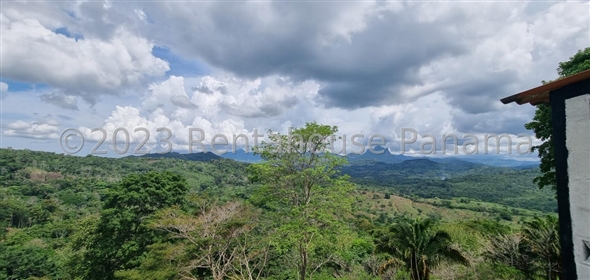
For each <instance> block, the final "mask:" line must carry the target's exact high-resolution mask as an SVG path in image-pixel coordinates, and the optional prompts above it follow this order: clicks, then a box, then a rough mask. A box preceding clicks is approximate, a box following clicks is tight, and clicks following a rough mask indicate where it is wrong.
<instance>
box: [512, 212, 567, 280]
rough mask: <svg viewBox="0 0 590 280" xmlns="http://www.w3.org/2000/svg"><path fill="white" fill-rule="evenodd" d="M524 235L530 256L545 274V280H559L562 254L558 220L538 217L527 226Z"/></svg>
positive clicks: (523, 229) (524, 228)
mask: <svg viewBox="0 0 590 280" xmlns="http://www.w3.org/2000/svg"><path fill="white" fill-rule="evenodd" d="M522 233H523V237H524V243H525V245H526V248H527V250H528V252H529V255H530V256H531V257H532V258H533V259H534V260H535V262H536V263H537V264H538V265H539V267H540V270H542V271H543V272H544V274H545V279H547V280H554V279H558V276H559V274H560V273H561V253H560V245H559V223H558V220H557V218H556V217H554V216H546V217H545V218H539V217H537V218H535V219H534V220H532V221H530V222H527V223H526V224H525V226H524V227H523V228H522Z"/></svg>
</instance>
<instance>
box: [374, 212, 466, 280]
mask: <svg viewBox="0 0 590 280" xmlns="http://www.w3.org/2000/svg"><path fill="white" fill-rule="evenodd" d="M452 244H453V240H452V239H451V237H450V235H449V234H448V233H447V232H445V231H442V230H437V229H435V224H434V222H433V221H432V220H430V219H419V218H418V219H415V220H410V219H407V218H403V219H401V220H400V222H398V223H395V224H393V225H391V226H390V227H389V229H388V230H387V231H386V232H383V233H380V235H379V236H378V239H377V250H378V251H379V252H385V253H388V254H390V255H391V256H392V257H393V258H392V259H390V260H388V261H387V262H386V263H384V264H383V270H386V269H387V268H389V267H390V266H396V265H400V264H402V263H403V265H404V266H405V267H406V269H407V270H408V271H409V272H410V275H411V279H412V280H427V279H430V278H429V277H430V273H431V271H432V269H434V268H435V267H436V266H438V265H439V264H440V263H441V262H442V261H451V262H457V263H461V264H468V263H469V262H468V260H467V258H466V257H465V256H464V255H463V254H462V253H461V252H460V251H459V250H457V249H455V248H454V247H453V246H452Z"/></svg>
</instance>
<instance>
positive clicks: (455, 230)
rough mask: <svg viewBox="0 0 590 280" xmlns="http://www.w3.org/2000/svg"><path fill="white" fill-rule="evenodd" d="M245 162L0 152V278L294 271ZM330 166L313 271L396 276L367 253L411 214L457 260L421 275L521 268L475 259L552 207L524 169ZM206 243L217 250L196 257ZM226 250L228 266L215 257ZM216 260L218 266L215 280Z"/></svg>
mask: <svg viewBox="0 0 590 280" xmlns="http://www.w3.org/2000/svg"><path fill="white" fill-rule="evenodd" d="M249 166H251V165H250V164H246V163H240V162H236V161H233V160H229V159H222V158H218V157H209V156H208V155H199V156H192V157H188V156H186V155H179V154H170V155H169V156H158V157H125V158H119V159H114V158H102V157H96V156H86V157H76V156H69V155H60V154H54V153H48V152H35V151H28V150H8V149H0V229H1V230H0V278H1V279H180V278H182V277H185V278H186V277H189V275H192V276H190V277H193V278H190V279H294V278H296V277H297V262H296V261H294V260H296V259H297V257H296V255H293V252H292V251H289V250H288V248H289V247H288V246H291V245H289V244H291V243H290V242H291V241H289V240H290V239H286V238H287V236H291V237H289V238H295V236H293V235H292V234H293V233H296V232H298V230H297V229H295V228H293V227H292V226H295V225H296V224H291V223H292V222H293V220H290V219H288V218H286V216H284V215H285V214H288V213H287V212H284V211H283V210H284V209H283V207H285V206H281V205H282V204H276V202H272V201H271V200H269V199H270V197H271V196H270V195H269V193H268V190H267V188H266V187H265V185H264V184H261V183H255V182H254V181H256V180H254V179H253V177H252V176H253V173H252V172H253V171H252V170H251V168H249ZM443 170H444V171H443ZM343 172H344V173H347V174H350V175H351V176H352V178H351V180H352V181H353V182H356V185H354V186H353V185H351V186H350V187H352V188H351V189H350V190H349V191H347V192H346V193H341V194H339V195H336V196H333V197H332V198H330V196H329V195H328V194H327V195H328V196H326V197H325V199H326V200H325V201H324V202H320V203H319V204H318V205H317V208H313V209H315V210H314V211H320V212H321V213H324V214H322V215H327V216H317V218H313V219H320V220H321V219H327V220H326V221H330V222H329V223H327V224H325V225H324V226H322V227H320V229H321V230H320V231H319V232H318V234H320V235H318V237H317V238H319V236H322V237H321V239H317V238H316V239H313V240H314V241H313V242H312V243H309V244H310V246H312V244H313V248H315V249H313V250H312V251H310V252H309V257H310V258H313V260H314V262H312V263H310V264H312V265H314V266H317V267H318V269H315V270H313V269H311V270H310V271H311V272H313V279H409V278H408V277H409V274H408V273H407V271H406V270H405V269H404V268H403V266H400V265H401V263H400V265H393V266H391V267H388V268H387V269H385V268H383V267H381V266H382V265H383V264H384V263H388V260H390V255H389V254H388V253H386V252H385V251H380V250H378V248H379V246H380V245H379V244H382V243H380V242H382V241H379V240H381V239H380V238H382V237H384V236H388V235H387V234H386V233H385V232H386V231H388V230H389V229H390V228H396V226H395V225H401V224H403V223H407V220H403V219H410V220H412V219H416V218H421V219H423V220H424V219H425V220H428V221H433V222H434V223H435V225H436V227H435V228H432V230H435V229H436V230H444V231H445V232H447V233H449V234H450V238H452V240H453V242H454V243H453V244H454V245H453V246H455V247H454V248H459V249H461V250H462V252H463V253H464V255H465V256H467V257H468V259H469V261H470V265H468V266H464V265H461V264H452V263H448V264H447V263H445V262H443V263H442V264H441V265H439V266H436V269H435V270H433V272H432V273H433V274H432V279H467V278H469V279H529V278H526V277H530V276H531V275H528V274H526V273H524V272H522V270H521V269H520V268H515V267H513V266H511V265H509V264H506V263H504V262H502V261H501V260H500V259H497V258H488V257H486V256H488V254H490V249H489V245H490V244H491V243H490V242H495V241H494V240H496V238H501V237H502V236H512V235H511V234H513V233H514V234H517V233H518V232H519V231H520V230H521V228H525V227H528V224H529V223H531V222H534V221H536V220H538V219H543V218H539V217H543V216H544V215H546V214H548V213H549V212H551V211H552V210H553V208H552V206H549V205H551V203H554V201H553V200H552V199H553V198H552V196H551V194H550V193H548V192H544V191H539V190H537V189H535V188H534V187H532V184H529V183H527V182H526V181H527V180H530V178H531V177H532V176H534V174H535V172H536V171H535V170H527V169H524V170H517V169H509V168H497V167H487V166H483V165H479V164H472V163H463V162H458V163H457V164H456V165H447V166H444V165H441V164H440V163H436V162H431V161H428V160H416V161H409V162H401V163H398V164H384V163H374V162H371V163H366V162H365V163H363V164H355V165H350V166H345V167H344V168H343ZM441 172H444V175H445V176H447V178H445V180H441V179H440V178H438V176H440V174H441ZM335 174H336V173H335ZM269 176H273V173H269ZM342 179H343V180H345V181H346V180H347V178H346V177H342ZM330 180H331V179H330ZM345 181H342V182H343V183H344V182H345ZM347 188H348V187H347ZM342 190H344V189H342ZM540 198H543V199H545V201H542V202H541V201H540V200H539V199H540ZM534 201H536V203H534ZM271 202H272V203H271ZM348 202H350V203H351V204H350V207H344V206H345V205H346V203H348ZM330 203H335V204H330ZM329 205H333V206H329ZM334 207H336V208H334ZM338 207H342V208H338ZM310 209H312V208H310ZM330 209H332V210H334V211H336V209H340V210H337V212H330V211H332V210H330ZM327 210H328V212H322V211H327ZM292 211H298V210H296V209H294V210H292ZM320 212H318V213H320ZM281 213H282V214H281ZM291 213H295V212H291ZM330 213H331V214H330ZM227 215H229V216H227ZM289 215H291V214H289ZM331 215H335V216H331ZM551 215H552V216H555V215H554V214H551ZM207 217H208V218H207ZM223 217H226V218H223ZM330 217H331V218H330ZM313 219H312V220H311V221H314V220H313ZM332 219H336V220H332ZM400 219H401V220H400ZM337 220H338V221H339V222H337V223H336V221H337ZM417 221H421V220H417ZM308 222H309V221H308ZM308 222H305V223H303V224H301V225H299V226H303V225H305V224H307V223H308ZM316 223H317V222H313V223H311V224H307V225H308V226H316ZM332 223H334V224H333V225H331V226H330V227H332V226H334V227H333V228H332V229H329V228H330V227H326V226H328V225H330V224H332ZM199 225H203V226H205V225H207V226H206V227H200V226H199ZM336 225H337V226H336ZM212 226H213V227H212ZM328 229H329V230H328ZM211 230H213V231H211ZM282 230H287V231H286V232H284V234H288V235H282V233H281V231H282ZM314 238H315V237H314ZM502 238H503V237H502ZM206 244H209V245H207V246H213V245H215V244H217V245H215V246H213V247H208V248H210V250H213V251H207V250H205V249H204V248H205V247H202V246H205V245H206ZM220 244H225V245H223V246H230V247H223V246H221V245H220ZM220 246H221V247H220ZM284 246H287V247H284ZM230 249H231V250H230ZM227 250H230V251H227ZM240 250H242V251H240ZM228 252H233V253H231V254H235V256H234V257H232V259H231V260H228V259H223V258H221V259H220V258H219V257H220V255H219V254H227V253H228ZM239 252H242V253H239ZM494 252H495V251H494ZM238 253H239V254H238ZM203 257H212V258H214V259H216V262H214V263H208V262H205V261H204V259H203ZM122 260H128V261H126V262H121V261H122ZM316 260H318V262H315V261H316ZM224 261H227V265H228V267H226V271H225V270H224V272H223V274H222V276H219V275H218V276H215V273H214V271H215V269H214V268H213V267H214V265H215V264H221V263H223V262H224ZM196 262H198V263H199V265H198V267H194V268H192V269H190V270H188V271H187V270H186V269H187V267H190V264H191V263H192V264H194V263H196ZM391 264H393V263H391ZM244 265H248V266H251V267H252V268H251V269H252V270H251V271H250V272H249V273H247V271H246V270H244V269H245V266H244ZM531 265H532V264H531ZM380 267H381V268H380ZM110 268H113V269H114V270H113V271H112V272H107V270H109V269H110ZM115 268H116V269H115ZM105 269H106V270H105ZM384 269H385V270H384ZM240 271H241V273H244V274H243V275H241V274H239V272H240ZM189 272H190V273H189ZM111 273H112V274H111ZM254 274H255V275H257V276H256V277H253V278H249V277H252V276H253V275H254ZM534 275H539V276H541V275H542V271H541V270H535V273H534ZM484 276H486V277H488V278H483V277H484ZM534 277H536V276H534Z"/></svg>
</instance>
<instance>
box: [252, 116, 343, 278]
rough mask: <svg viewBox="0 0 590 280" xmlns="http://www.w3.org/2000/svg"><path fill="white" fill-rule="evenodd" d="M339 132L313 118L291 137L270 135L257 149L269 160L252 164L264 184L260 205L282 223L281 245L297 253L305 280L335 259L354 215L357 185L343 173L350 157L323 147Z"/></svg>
mask: <svg viewBox="0 0 590 280" xmlns="http://www.w3.org/2000/svg"><path fill="white" fill-rule="evenodd" d="M337 131H338V129H337V128H336V127H331V126H327V125H320V124H317V123H315V122H313V123H307V124H306V126H305V127H303V128H297V129H294V130H293V131H292V134H291V135H281V134H271V135H270V136H269V138H270V140H271V141H272V143H264V142H263V143H262V145H261V146H260V147H258V148H256V150H255V152H257V153H259V154H260V155H261V157H262V158H263V159H264V160H265V161H264V162H262V163H259V164H253V165H251V166H249V167H248V171H249V175H250V179H251V180H252V181H254V182H258V183H261V184H262V187H261V190H260V193H259V196H260V197H259V199H258V201H259V202H258V203H259V204H260V205H261V206H264V207H266V208H267V209H271V210H272V212H273V213H275V214H276V215H277V217H276V219H275V220H276V221H280V224H279V225H278V229H277V233H278V236H277V238H276V243H277V247H278V248H281V249H283V250H284V251H285V253H292V254H294V255H296V256H297V269H298V275H299V279H301V280H305V279H307V278H310V277H311V275H312V274H313V273H314V272H316V271H317V270H318V269H320V268H321V267H322V266H323V265H324V264H326V263H329V262H330V261H331V260H333V259H334V257H335V254H336V252H337V251H338V248H337V246H336V245H335V244H337V243H338V240H337V238H336V236H338V234H339V233H340V232H341V231H342V230H344V229H345V224H344V223H343V222H342V218H343V216H344V215H347V214H348V213H350V208H351V202H352V200H351V199H350V192H351V190H352V189H353V185H352V184H351V183H350V182H349V180H348V176H341V175H340V174H339V167H341V166H342V165H344V164H345V163H346V159H345V158H344V157H341V156H337V155H333V154H330V153H328V152H326V151H325V150H326V149H327V148H328V147H330V143H331V141H332V140H334V138H333V137H334V134H335V133H336V132H337Z"/></svg>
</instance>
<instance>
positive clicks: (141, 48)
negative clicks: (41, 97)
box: [0, 10, 169, 108]
mask: <svg viewBox="0 0 590 280" xmlns="http://www.w3.org/2000/svg"><path fill="white" fill-rule="evenodd" d="M19 16H22V15H20V14H15V13H11V12H10V10H9V11H6V12H5V11H3V13H2V14H1V21H2V27H1V28H2V34H3V36H2V42H1V43H2V45H3V46H4V47H3V48H2V53H0V55H2V57H3V62H2V65H1V66H0V68H1V70H2V71H3V75H4V76H5V77H6V78H9V79H13V80H17V81H23V82H29V83H41V84H48V85H50V86H53V87H55V88H59V89H61V90H63V92H64V93H66V94H68V95H78V96H82V97H83V98H84V99H85V100H86V101H88V102H90V103H94V102H95V101H96V100H97V95H98V94H101V93H103V94H104V93H108V94H116V93H119V92H121V91H122V90H124V89H125V88H129V87H133V86H138V85H141V83H142V82H145V81H146V79H147V78H149V77H158V76H162V75H164V73H165V72H166V71H168V70H169V66H168V64H167V62H165V61H163V60H161V59H159V58H156V57H154V56H153V55H152V53H151V51H152V47H153V44H152V43H151V42H149V41H148V40H146V39H145V38H143V37H141V36H138V35H137V34H133V33H131V32H129V31H128V30H127V29H125V28H124V27H121V28H119V29H117V30H116V31H115V32H114V34H113V36H112V37H111V38H109V39H108V40H100V39H92V38H86V39H82V40H77V39H75V38H68V37H66V36H64V35H62V34H57V33H55V32H53V31H52V30H51V29H49V28H48V27H46V26H44V25H43V24H42V23H41V22H40V21H39V20H38V19H36V18H19ZM23 42H26V43H25V44H23ZM48 98H49V99H48V100H52V101H54V104H55V103H61V102H60V101H57V100H55V99H54V98H52V97H51V96H50V97H48ZM62 99H63V98H62ZM61 101H63V100H61ZM66 104H67V105H66V106H69V107H70V108H72V107H73V105H72V104H71V103H66ZM62 105H63V104H62Z"/></svg>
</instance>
